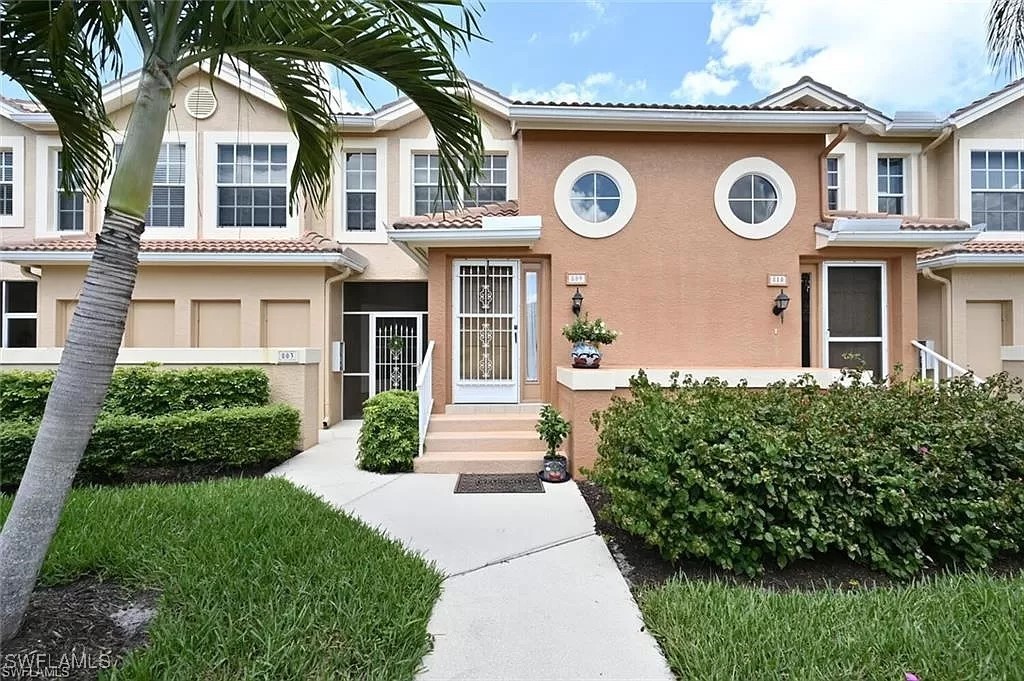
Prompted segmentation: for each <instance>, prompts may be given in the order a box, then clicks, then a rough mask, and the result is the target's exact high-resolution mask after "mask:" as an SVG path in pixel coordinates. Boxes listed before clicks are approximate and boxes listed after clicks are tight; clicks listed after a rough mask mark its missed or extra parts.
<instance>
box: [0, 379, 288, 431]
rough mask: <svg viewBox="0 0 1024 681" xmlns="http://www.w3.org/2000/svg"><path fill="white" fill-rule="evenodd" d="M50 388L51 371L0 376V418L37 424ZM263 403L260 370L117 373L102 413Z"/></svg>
mask: <svg viewBox="0 0 1024 681" xmlns="http://www.w3.org/2000/svg"><path fill="white" fill-rule="evenodd" d="M52 382H53V372H52V371H4V372H0V415H2V416H0V418H3V419H4V420H8V419H12V420H15V419H39V418H42V415H43V409H44V407H45V406H46V398H47V395H49V392H50V384H51V383H52ZM269 401H270V381H269V380H268V379H267V375H266V374H265V373H264V372H263V371H262V370H260V369H252V368H232V367H203V368H194V369H158V368H156V367H153V366H143V367H123V368H119V369H117V370H115V371H114V376H113V379H112V380H111V382H110V389H109V390H108V391H107V397H106V401H105V402H104V403H103V412H104V414H127V415H132V416H159V415H162V414H171V413H174V412H179V411H191V410H197V409H222V408H227V407H259V406H263V405H265V404H267V403H268V402H269Z"/></svg>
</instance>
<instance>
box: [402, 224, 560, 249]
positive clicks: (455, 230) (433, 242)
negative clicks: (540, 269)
mask: <svg viewBox="0 0 1024 681" xmlns="http://www.w3.org/2000/svg"><path fill="white" fill-rule="evenodd" d="M388 236H390V237H391V240H392V241H394V242H396V243H403V242H404V243H408V244H414V245H416V246H427V247H429V246H482V245H486V246H530V245H533V244H534V243H536V241H537V240H538V239H540V226H539V225H538V226H536V227H528V228H525V229H524V228H521V227H514V228H508V227H503V228H499V229H487V228H482V229H476V228H473V227H435V228H429V227H428V228H424V229H392V230H389V231H388Z"/></svg>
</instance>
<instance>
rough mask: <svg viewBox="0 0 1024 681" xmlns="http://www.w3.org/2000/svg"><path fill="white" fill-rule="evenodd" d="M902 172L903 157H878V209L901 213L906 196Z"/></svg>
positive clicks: (883, 211)
mask: <svg viewBox="0 0 1024 681" xmlns="http://www.w3.org/2000/svg"><path fill="white" fill-rule="evenodd" d="M903 180H904V174H903V158H901V157H898V156H879V157H878V211H879V212H880V213H890V214H892V215H903V203H904V200H905V198H906V194H905V191H904V190H905V187H904V182H903Z"/></svg>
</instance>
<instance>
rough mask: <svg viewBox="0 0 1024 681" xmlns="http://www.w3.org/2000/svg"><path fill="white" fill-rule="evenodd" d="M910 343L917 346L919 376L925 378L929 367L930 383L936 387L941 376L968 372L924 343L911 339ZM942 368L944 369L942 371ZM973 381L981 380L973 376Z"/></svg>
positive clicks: (948, 376) (946, 376) (950, 376)
mask: <svg viewBox="0 0 1024 681" xmlns="http://www.w3.org/2000/svg"><path fill="white" fill-rule="evenodd" d="M910 344H911V345H913V346H914V347H915V348H917V354H918V357H919V358H920V363H919V366H918V368H919V369H920V371H921V378H923V379H926V380H927V378H928V371H929V369H930V370H931V373H932V376H931V379H932V384H933V385H935V386H936V387H938V385H939V381H940V380H942V379H943V378H953V377H955V376H962V375H963V374H966V373H968V370H967V369H965V368H963V367H962V366H960V365H959V364H957V363H955V362H954V361H953V360H951V359H949V358H948V357H943V356H942V355H940V354H939V353H937V352H935V351H934V350H932V349H931V348H929V347H928V346H927V345H925V344H924V343H920V342H918V341H916V340H912V341H910ZM943 370H945V371H944V372H943ZM943 373H945V374H946V375H945V376H943V375H942V374H943ZM974 382H975V383H981V382H982V381H981V379H980V378H978V377H977V376H975V377H974Z"/></svg>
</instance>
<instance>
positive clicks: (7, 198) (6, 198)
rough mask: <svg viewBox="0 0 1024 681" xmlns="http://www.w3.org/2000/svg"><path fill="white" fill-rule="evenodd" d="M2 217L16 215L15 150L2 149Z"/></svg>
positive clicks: (0, 201) (0, 204) (0, 195)
mask: <svg viewBox="0 0 1024 681" xmlns="http://www.w3.org/2000/svg"><path fill="white" fill-rule="evenodd" d="M0 215H14V150H13V149H0Z"/></svg>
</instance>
